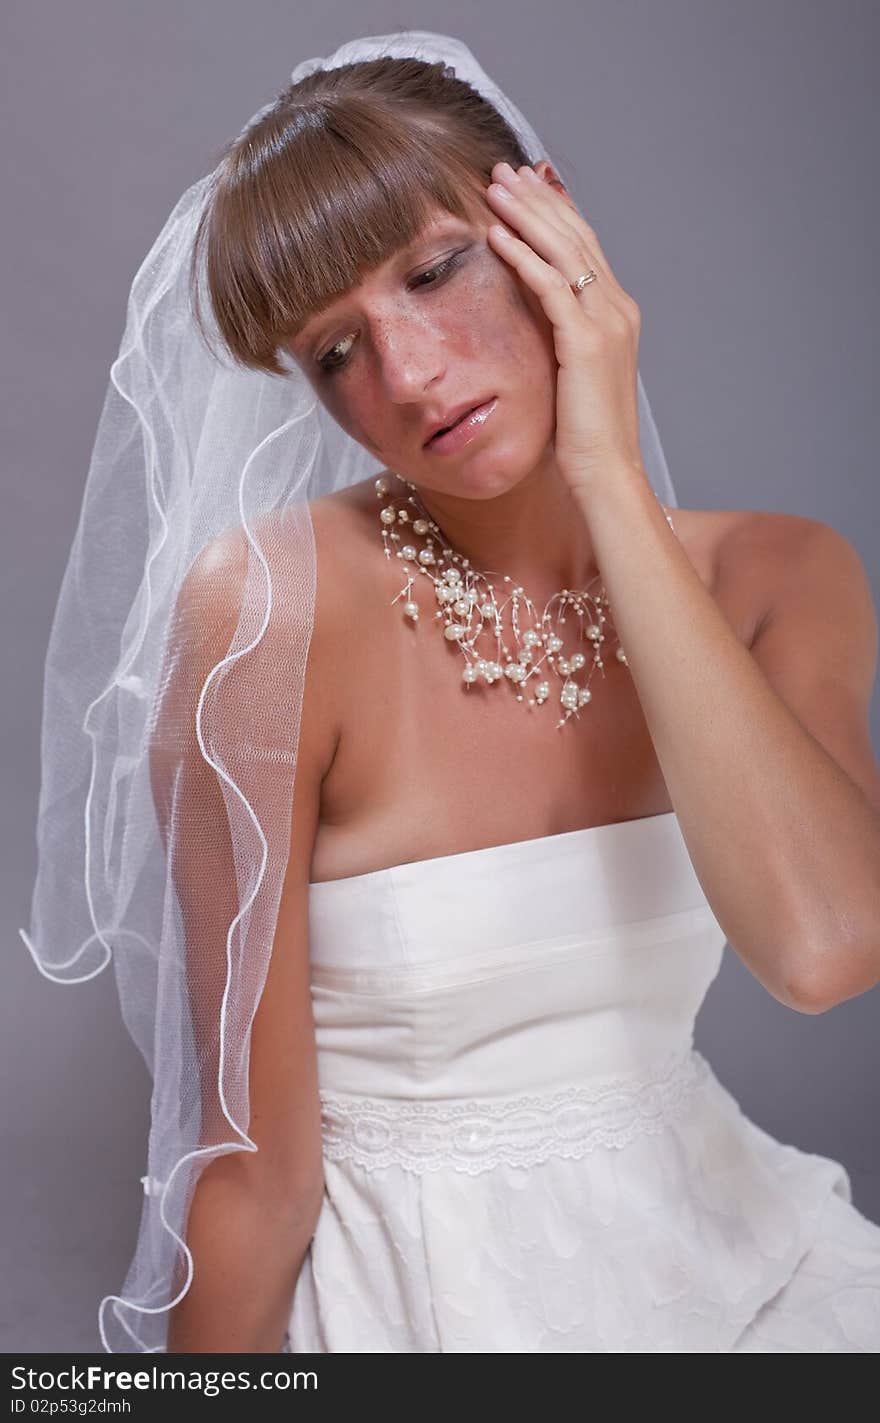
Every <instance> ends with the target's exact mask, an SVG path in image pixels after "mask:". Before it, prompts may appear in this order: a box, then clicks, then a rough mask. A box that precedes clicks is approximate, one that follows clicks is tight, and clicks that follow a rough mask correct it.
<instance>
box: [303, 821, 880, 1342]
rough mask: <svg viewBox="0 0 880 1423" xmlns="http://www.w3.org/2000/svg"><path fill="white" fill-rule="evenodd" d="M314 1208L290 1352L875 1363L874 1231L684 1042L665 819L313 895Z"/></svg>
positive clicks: (702, 938) (479, 854)
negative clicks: (737, 1354)
mask: <svg viewBox="0 0 880 1423" xmlns="http://www.w3.org/2000/svg"><path fill="white" fill-rule="evenodd" d="M310 928H311V957H312V998H313V1005H314V1013H315V1023H316V1031H317V1042H318V1055H319V1081H320V1087H321V1097H322V1106H323V1117H324V1154H325V1160H324V1171H325V1183H326V1191H325V1196H324V1201H323V1205H322V1210H321V1214H320V1218H319V1221H318V1226H317V1229H316V1232H315V1235H314V1237H313V1240H312V1243H311V1247H310V1250H309V1252H308V1254H307V1256H306V1259H305V1262H304V1264H303V1268H302V1270H301V1273H300V1276H299V1280H298V1283H297V1288H296V1292H295V1296H294V1300H293V1308H292V1313H291V1320H290V1327H289V1335H288V1347H289V1348H290V1349H292V1351H293V1352H296V1353H299V1352H307V1351H317V1352H384V1351H392V1352H437V1351H443V1352H455V1351H459V1352H480V1351H488V1352H551V1351H552V1352H590V1351H597V1352H598V1351H602V1352H640V1351H641V1352H656V1351H663V1352H730V1351H740V1350H741V1351H747V1352H761V1351H771V1352H773V1351H777V1350H795V1351H796V1350H801V1349H802V1350H805V1351H806V1350H808V1349H809V1350H811V1351H812V1350H819V1351H824V1350H828V1351H834V1352H848V1351H858V1350H865V1351H876V1350H877V1349H878V1347H880V1226H877V1225H875V1224H874V1223H873V1222H871V1221H869V1220H867V1219H866V1218H865V1217H863V1216H862V1215H860V1214H859V1212H858V1211H856V1209H855V1208H854V1206H853V1205H852V1204H851V1199H852V1198H851V1189H850V1181H849V1177H848V1175H847V1172H846V1170H845V1168H844V1167H843V1166H842V1165H841V1164H840V1163H839V1162H836V1161H833V1160H830V1159H828V1158H826V1157H823V1156H819V1155H815V1154H811V1153H808V1152H803V1151H801V1150H798V1149H796V1148H795V1147H793V1146H791V1145H786V1144H783V1143H781V1142H778V1141H776V1140H775V1139H773V1138H772V1137H771V1136H770V1135H768V1134H767V1133H766V1132H765V1131H763V1130H762V1129H761V1128H760V1127H759V1126H758V1125H757V1124H756V1123H753V1122H752V1121H750V1120H749V1119H748V1118H747V1117H746V1116H745V1115H744V1114H743V1113H742V1111H741V1109H740V1108H739V1106H738V1105H737V1103H736V1101H735V1100H734V1098H733V1097H732V1096H731V1094H730V1093H729V1092H728V1091H727V1090H726V1089H725V1087H724V1086H723V1085H722V1084H721V1083H720V1082H719V1081H718V1079H717V1078H716V1076H715V1074H714V1072H713V1071H712V1069H711V1067H710V1065H709V1064H708V1062H707V1061H706V1060H705V1058H704V1057H703V1056H702V1055H701V1054H700V1053H699V1052H698V1051H697V1050H696V1049H695V1048H694V1046H693V1026H694V1019H695V1016H696V1014H697V1012H698V1010H699V1008H700V1005H701V1003H702V1002H703V999H704V996H705V994H706V991H707V989H708V988H709V985H710V984H711V983H712V981H713V979H714V978H715V976H716V974H717V973H718V970H719V967H720V964H721V959H722V954H723V949H724V942H725V941H724V934H723V932H722V930H721V928H720V926H719V925H718V923H717V921H716V920H715V918H714V916H713V914H712V911H711V909H710V907H709V905H708V903H707V901H706V899H705V896H704V894H703V892H702V889H701V886H700V883H699V880H698V879H697V876H696V873H695V871H694V869H693V866H692V864H691V861H690V858H689V855H688V851H687V847H686V844H685V841H684V838H683V836H682V834H681V829H680V827H679V823H678V820H677V818H676V816H675V814H674V813H672V812H670V813H669V814H665V815H659V816H654V817H650V818H646V819H639V820H631V821H626V822H623V823H619V824H613V825H606V826H600V827H593V828H589V829H585V830H576V831H573V832H570V833H566V834H561V835H553V836H549V837H545V838H541V839H534V840H526V841H521V842H516V843H513V844H508V845H500V846H495V847H492V848H489V849H484V850H477V851H473V852H466V853H464V854H454V855H448V856H443V857H440V858H435V859H429V860H423V861H418V862H415V863H411V864H404V865H400V866H397V867H394V868H391V869H387V870H379V871H376V872H373V873H369V874H363V875H356V876H353V877H350V878H345V879H339V880H333V881H328V882H324V883H318V884H313V885H312V886H311V888H310Z"/></svg>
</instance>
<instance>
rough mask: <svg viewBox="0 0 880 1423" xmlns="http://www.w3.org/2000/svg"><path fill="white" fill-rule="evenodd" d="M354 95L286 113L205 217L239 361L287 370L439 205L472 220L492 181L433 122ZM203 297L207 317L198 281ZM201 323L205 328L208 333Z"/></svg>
mask: <svg viewBox="0 0 880 1423" xmlns="http://www.w3.org/2000/svg"><path fill="white" fill-rule="evenodd" d="M408 119H409V122H407V123H401V121H400V116H399V115H395V114H389V113H385V112H383V111H382V110H379V111H377V108H376V107H375V105H372V104H367V103H365V102H359V101H358V100H357V99H356V98H350V99H349V100H348V102H347V103H346V105H345V107H344V108H341V107H340V106H338V105H327V106H326V107H325V106H323V105H321V104H319V105H318V106H317V111H316V108H315V105H314V102H313V103H312V104H311V105H310V107H309V109H308V110H305V109H294V110H293V111H290V110H288V111H287V112H286V113H283V114H279V115H277V116H276V117H275V118H274V121H273V120H270V121H269V122H267V123H266V124H264V125H263V127H262V129H261V131H260V133H259V135H258V136H255V137H253V138H251V139H249V140H247V141H245V142H244V143H243V144H242V145H241V146H240V147H239V148H237V149H233V151H232V152H231V153H230V155H229V158H228V162H229V163H230V165H231V166H230V167H229V168H228V169H227V171H226V173H225V174H224V181H223V183H222V185H221V186H220V187H219V188H218V189H217V191H216V193H215V196H214V201H213V202H212V204H211V205H210V207H209V208H207V209H206V211H205V213H204V214H203V216H202V220H201V222H200V224H199V228H198V231H197V235H196V242H195V247H194V251H193V275H194V277H195V274H196V272H197V264H198V261H199V256H200V253H201V251H202V249H204V272H205V281H206V284H207V287H208V290H209V293H210V298H211V304H212V307H213V309H214V312H215V313H216V315H217V319H218V322H219V325H220V327H221V330H222V332H223V337H224V340H225V342H226V344H227V346H228V348H229V350H230V351H231V352H232V354H233V356H234V357H235V359H236V360H238V361H239V362H240V363H242V364H244V365H247V366H251V367H257V368H261V369H263V370H268V371H272V372H273V373H275V374H279V375H283V374H285V371H284V368H283V366H282V365H281V364H280V363H279V362H278V358H277V355H276V352H277V350H278V347H279V346H280V345H281V344H282V343H283V342H285V341H288V340H290V339H291V337H293V336H294V335H295V334H296V333H297V332H298V330H299V329H300V328H301V327H302V325H303V324H304V323H305V322H306V321H307V320H308V319H309V318H310V317H311V316H314V315H316V314H317V313H318V312H320V311H322V310H323V309H324V308H325V307H326V306H328V305H329V304H330V303H331V302H332V301H334V300H336V299H337V298H338V297H340V296H341V295H342V294H343V293H344V292H346V291H348V290H349V289H350V288H351V287H353V286H355V285H357V283H358V282H359V281H360V280H361V279H362V278H363V277H364V276H365V275H366V274H367V273H368V272H370V271H372V270H374V269H375V268H376V267H379V266H381V264H382V263H383V262H385V261H387V260H388V258H389V257H391V256H393V255H395V253H397V252H399V251H400V250H401V249H402V248H404V247H405V246H407V245H408V244H409V243H411V242H412V241H414V239H415V238H416V237H417V236H418V235H419V233H420V232H421V231H423V229H424V228H425V226H426V224H427V223H428V222H430V221H431V219H432V217H434V216H435V213H433V212H432V208H433V207H434V206H436V207H439V208H441V209H445V210H446V211H447V212H449V213H451V214H453V215H454V216H456V217H458V218H460V219H462V220H465V221H467V220H468V219H474V218H475V217H476V216H477V214H478V212H479V211H480V205H481V202H482V210H483V211H484V212H488V211H489V209H488V204H486V203H485V199H484V197H483V195H482V193H481V189H480V179H481V178H482V180H483V182H484V183H485V184H488V183H489V181H490V180H491V164H488V165H487V167H486V171H485V173H478V172H476V171H475V169H474V165H473V160H472V158H471V160H470V161H468V159H466V158H465V156H464V155H463V154H462V153H461V152H460V151H457V148H456V145H455V143H454V141H453V140H452V139H451V137H450V135H449V133H448V132H447V131H445V130H444V129H443V128H442V127H441V126H440V125H439V124H438V123H435V122H434V121H433V119H432V118H431V117H425V116H424V115H422V116H419V117H418V118H415V117H413V116H412V115H409V116H408ZM194 292H195V299H196V304H197V314H198V294H197V285H196V284H195V282H194ZM203 329H204V328H203Z"/></svg>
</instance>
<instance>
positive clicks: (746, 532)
mask: <svg viewBox="0 0 880 1423" xmlns="http://www.w3.org/2000/svg"><path fill="white" fill-rule="evenodd" d="M680 516H681V520H682V530H683V542H684V543H685V546H686V547H687V548H688V552H689V553H690V554H691V557H692V559H693V560H694V562H695V564H696V563H697V561H698V560H699V561H700V562H701V563H702V566H703V568H704V569H705V570H706V573H707V575H708V576H706V577H705V579H704V581H706V583H707V586H709V587H710V588H711V590H712V592H713V594H714V596H715V598H716V600H717V601H718V603H719V605H720V606H721V607H722V608H723V609H724V610H725V611H728V610H735V620H736V623H737V625H738V627H739V629H740V631H741V632H742V634H743V640H744V641H745V642H746V645H747V646H751V645H752V644H753V643H754V641H755V640H756V638H757V636H758V634H759V633H760V631H761V630H762V628H763V626H764V625H765V624H766V622H767V620H768V619H769V617H770V616H771V614H772V612H773V609H774V607H775V606H776V604H777V602H778V600H779V599H780V597H781V596H782V595H783V592H784V590H785V589H786V588H787V587H789V586H791V583H792V580H793V578H803V577H804V576H805V575H806V574H810V575H813V576H815V577H816V578H817V580H819V581H821V577H822V570H823V566H825V565H827V567H828V571H829V574H831V573H832V564H833V563H834V561H835V559H837V560H840V559H841V557H842V558H843V559H844V560H845V559H846V558H847V557H849V558H855V559H858V555H857V554H856V552H855V550H854V549H853V547H852V545H851V544H850V543H849V541H848V540H847V539H845V538H844V536H843V535H842V534H840V533H838V531H837V530H836V529H834V528H832V527H831V526H830V525H829V524H824V523H822V522H821V521H820V520H818V519H811V518H808V517H806V516H804V515H801V514H789V513H781V512H777V511H775V510H765V509H687V510H681V511H680ZM732 620H733V619H732Z"/></svg>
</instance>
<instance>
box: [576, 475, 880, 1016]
mask: <svg viewBox="0 0 880 1423" xmlns="http://www.w3.org/2000/svg"><path fill="white" fill-rule="evenodd" d="M606 474H607V477H606V478H604V479H598V478H597V479H596V480H595V482H594V483H593V484H592V487H588V486H584V487H583V488H582V492H581V496H580V497H581V501H582V502H581V507H582V508H583V510H584V513H585V515H586V516H587V517H588V519H589V526H590V531H591V534H592V537H593V541H594V547H595V550H596V557H597V559H598V562H599V565H600V567H601V568H602V571H603V575H604V578H605V585H606V588H607V591H608V597H609V602H610V605H611V608H612V611H613V614H614V623H615V627H616V629H617V632H618V634H619V636H620V640H621V643H622V645H623V647H624V649H625V651H626V655H627V659H628V662H629V667H630V670H631V672H632V676H633V680H634V682H635V685H636V689H637V691H638V694H639V698H640V700H641V703H642V707H643V709H644V712H645V717H646V720H647V722H648V726H649V728H650V731H651V736H652V739H653V742H654V746H655V749H656V752H657V757H658V760H659V762H660V765H661V767H662V770H663V775H664V778H665V780H666V784H667V786H668V788H669V794H670V797H671V799H672V802H673V804H674V806H675V809H676V811H677V813H678V816H679V820H680V822H681V827H682V833H683V835H684V837H685V841H686V843H687V846H688V851H689V853H690V855H691V858H692V860H693V862H694V868H695V870H696V871H697V874H698V876H699V878H700V881H701V883H702V885H703V888H704V890H705V892H706V897H707V899H708V900H709V902H710V903H711V905H712V908H713V911H714V913H715V915H716V917H717V919H718V922H719V923H720V924H721V926H722V928H723V929H724V931H725V934H726V935H727V937H728V940H729V942H730V945H731V947H732V948H733V949H734V950H735V951H736V952H737V953H738V954H739V956H740V958H741V959H742V960H743V962H744V963H745V964H746V966H747V967H748V968H749V969H750V970H751V972H752V973H753V974H754V975H755V976H756V978H758V980H759V981H760V982H761V983H762V984H763V985H764V987H765V988H767V990H768V991H769V992H770V993H771V994H772V995H773V996H774V997H775V998H777V999H778V1000H779V1001H780V1002H782V1003H784V1004H786V1006H788V1007H791V1008H794V1009H796V1010H797V1011H800V1012H806V1013H816V1012H821V1011H823V1010H824V1009H826V1008H828V1007H830V1006H833V1005H834V1004H835V1003H837V1002H840V1001H842V1000H844V999H846V998H850V997H854V996H856V995H857V994H859V993H863V992H866V991H867V990H868V989H870V988H871V987H873V986H874V984H875V983H876V982H877V980H878V978H880V772H878V768H877V764H876V762H875V760H874V757H873V753H872V752H871V748H870V738H869V736H868V730H867V705H868V699H869V697H870V692H871V686H872V683H873V677H874V669H875V667H876V621H875V618H874V614H873V608H872V605H871V600H870V593H869V591H868V585H867V579H866V578H865V576H864V573H863V571H862V570H861V567H860V564H859V560H858V557H857V555H856V553H855V550H854V549H852V547H851V546H850V545H849V544H847V542H846V540H844V539H843V538H842V536H840V535H838V534H836V532H835V531H834V530H832V529H829V528H827V527H826V526H824V525H816V524H814V523H813V522H812V521H803V523H801V521H793V522H792V523H791V524H788V525H787V531H786V533H785V535H783V536H781V537H782V543H781V544H780V546H779V548H778V549H777V551H776V567H777V569H778V572H777V575H776V585H775V588H774V589H773V590H772V597H771V606H770V608H769V609H768V611H767V614H766V616H765V618H764V620H763V625H762V627H761V628H760V629H759V632H758V635H757V637H756V639H755V642H754V645H753V647H752V649H751V650H750V649H747V648H745V647H744V646H743V645H742V643H741V642H740V641H739V638H738V637H737V636H736V634H735V633H734V632H733V630H732V628H731V627H730V626H729V624H728V622H727V620H726V619H725V617H724V615H723V614H722V612H721V611H720V609H719V608H718V606H717V604H716V603H715V601H714V599H713V598H712V596H711V595H710V593H709V592H708V591H707V590H706V588H705V587H704V586H703V584H702V582H701V580H700V579H699V577H698V575H697V573H696V572H695V570H694V569H693V567H692V566H691V564H690V561H689V559H688V557H687V555H686V554H685V552H684V550H683V549H682V547H681V546H680V544H679V543H678V541H677V539H676V538H675V535H674V534H673V533H672V531H671V530H670V528H669V526H668V524H667V523H666V519H665V517H664V514H663V511H662V510H661V508H660V507H659V505H658V503H657V501H656V499H655V498H654V495H653V492H652V491H651V488H650V485H649V484H648V481H647V479H646V477H645V475H644V472H643V471H641V470H635V469H625V468H622V467H621V468H616V467H609V468H608V469H607V471H606ZM673 513H674V511H673ZM765 527H766V522H765ZM805 529H806V532H805ZM755 552H757V551H755ZM744 553H745V556H746V557H748V556H749V550H748V549H746V550H745V551H744ZM646 589H648V590H650V597H648V598H646V597H645V590H646Z"/></svg>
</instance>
